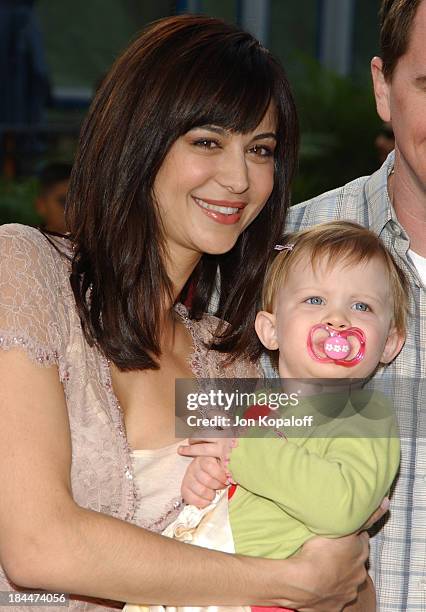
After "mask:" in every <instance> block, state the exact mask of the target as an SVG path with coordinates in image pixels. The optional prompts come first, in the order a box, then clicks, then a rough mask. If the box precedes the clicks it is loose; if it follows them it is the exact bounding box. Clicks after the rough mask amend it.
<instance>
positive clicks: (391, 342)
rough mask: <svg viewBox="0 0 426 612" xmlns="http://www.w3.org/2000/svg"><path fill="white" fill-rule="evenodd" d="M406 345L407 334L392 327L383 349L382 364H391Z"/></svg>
mask: <svg viewBox="0 0 426 612" xmlns="http://www.w3.org/2000/svg"><path fill="white" fill-rule="evenodd" d="M404 343H405V334H403V333H401V332H400V331H398V330H397V329H396V327H391V328H390V330H389V334H388V339H387V340H386V344H385V348H384V349H383V353H382V357H381V359H380V363H390V362H391V361H393V360H394V359H395V357H396V356H397V355H398V353H399V352H400V351H401V349H402V347H403V346H404Z"/></svg>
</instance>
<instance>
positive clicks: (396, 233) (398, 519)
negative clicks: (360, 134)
mask: <svg viewBox="0 0 426 612" xmlns="http://www.w3.org/2000/svg"><path fill="white" fill-rule="evenodd" d="M393 164H394V155H393V153H391V154H390V155H389V157H388V159H387V160H386V162H385V163H384V164H383V166H382V167H381V168H380V169H379V170H378V171H377V172H375V173H374V174H372V175H371V176H369V177H362V178H359V179H356V180H354V181H352V182H350V183H348V184H347V185H345V186H344V187H341V188H339V189H335V190H333V191H329V192H327V193H325V194H323V195H320V196H318V197H316V198H313V199H312V200H309V201H307V202H303V203H302V204H298V205H296V206H292V207H291V209H290V211H289V214H288V217H287V225H286V230H287V231H297V230H300V229H304V228H307V227H310V226H313V225H316V224H318V223H321V222H325V221H332V220H335V219H347V220H350V221H355V222H357V223H359V224H361V225H364V226H366V227H368V228H369V229H371V230H373V231H374V232H375V233H376V234H377V235H378V236H380V238H381V239H382V241H383V242H384V244H385V245H386V247H387V248H388V249H389V251H390V252H391V253H392V255H393V256H394V258H395V259H396V261H397V262H398V264H399V265H400V266H401V268H402V269H403V270H404V271H405V272H406V274H407V276H408V278H409V280H410V285H411V295H410V317H409V321H408V329H407V339H406V342H405V345H404V348H403V350H402V351H401V353H400V354H399V355H398V357H397V358H396V359H395V360H394V362H393V363H391V364H390V365H388V366H386V367H383V368H380V369H379V371H378V373H377V374H376V375H375V380H376V381H379V382H380V383H382V384H383V385H384V387H385V389H386V391H387V392H388V393H389V394H390V395H392V397H393V401H394V405H395V409H396V411H397V415H398V419H399V424H400V433H401V438H402V439H401V445H402V449H401V451H402V458H401V468H400V473H399V476H398V478H397V481H396V483H395V487H394V491H393V495H392V499H391V508H390V513H389V514H388V516H387V517H385V521H383V522H384V523H385V524H384V526H383V528H381V529H380V530H379V531H378V533H377V534H376V535H375V536H374V537H372V539H371V554H370V570H371V575H372V578H373V580H374V582H375V584H376V588H377V598H378V602H377V603H378V610H379V611H380V612H390V611H394V610H399V611H401V612H402V611H404V612H405V611H406V610H424V611H425V610H426V388H425V387H426V384H425V378H426V365H425V363H426V360H425V357H426V290H425V286H424V285H423V283H422V281H421V278H420V275H419V274H418V272H417V270H416V268H415V266H414V264H413V262H412V261H411V259H410V257H409V255H408V253H407V252H408V249H409V238H408V236H407V234H406V232H405V231H404V229H403V227H401V225H400V224H399V222H398V220H397V218H396V215H395V211H394V210H393V207H392V204H391V201H390V199H389V194H388V190H387V179H388V175H389V173H390V172H391V171H392V168H393ZM425 239H426V236H425ZM264 365H265V370H266V374H267V375H269V376H273V372H272V369H271V367H270V365H269V364H267V363H265V364H264ZM375 531H377V529H376V530H375Z"/></svg>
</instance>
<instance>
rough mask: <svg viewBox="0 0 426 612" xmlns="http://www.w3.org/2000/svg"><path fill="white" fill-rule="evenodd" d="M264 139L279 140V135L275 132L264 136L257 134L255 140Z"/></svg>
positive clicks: (264, 133) (266, 133)
mask: <svg viewBox="0 0 426 612" xmlns="http://www.w3.org/2000/svg"><path fill="white" fill-rule="evenodd" d="M263 138H273V139H274V140H277V135H276V134H275V133H274V132H263V133H262V134H256V136H254V137H253V140H263Z"/></svg>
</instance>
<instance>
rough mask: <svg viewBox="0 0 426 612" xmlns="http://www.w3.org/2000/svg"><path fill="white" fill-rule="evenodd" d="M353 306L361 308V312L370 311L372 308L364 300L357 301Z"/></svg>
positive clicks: (357, 308)
mask: <svg viewBox="0 0 426 612" xmlns="http://www.w3.org/2000/svg"><path fill="white" fill-rule="evenodd" d="M352 308H353V309H354V310H359V312H368V311H369V310H370V307H369V306H368V305H367V304H364V302H355V304H353V306H352Z"/></svg>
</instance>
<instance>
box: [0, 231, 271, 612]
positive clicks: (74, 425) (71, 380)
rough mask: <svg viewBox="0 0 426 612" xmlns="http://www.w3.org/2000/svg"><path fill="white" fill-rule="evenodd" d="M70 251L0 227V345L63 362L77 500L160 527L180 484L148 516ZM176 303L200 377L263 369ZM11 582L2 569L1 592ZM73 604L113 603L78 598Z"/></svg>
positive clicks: (173, 511) (61, 241)
mask: <svg viewBox="0 0 426 612" xmlns="http://www.w3.org/2000/svg"><path fill="white" fill-rule="evenodd" d="M71 255H72V249H71V245H70V243H69V241H68V240H67V239H65V238H49V239H48V238H46V237H45V236H44V235H43V234H42V233H41V232H39V231H38V230H37V229H34V228H31V227H27V226H23V225H18V224H12V225H4V226H1V227H0V348H3V349H11V348H20V349H23V350H25V351H26V353H27V355H28V356H29V358H30V359H32V360H33V361H34V362H36V363H37V364H39V365H40V366H57V368H58V372H59V377H60V380H61V383H62V385H63V388H64V393H65V399H66V403H67V408H68V416H69V421H70V431H71V442H72V466H71V483H72V492H73V496H74V499H75V501H76V502H77V503H78V504H80V505H81V506H82V507H84V508H89V509H91V510H95V511H97V512H102V513H105V514H108V515H111V516H114V517H116V518H119V519H122V520H125V521H129V522H132V523H134V524H136V525H138V526H140V527H146V528H148V529H152V530H154V531H157V532H160V531H162V530H163V529H164V528H165V527H166V526H167V525H168V524H170V523H171V522H172V521H173V520H174V519H175V518H176V516H177V514H178V512H179V510H180V504H178V503H177V496H176V491H175V490H174V491H169V492H168V494H166V495H164V496H163V502H162V503H161V504H159V506H158V507H157V509H156V511H155V510H154V509H152V508H151V511H150V512H149V516H145V515H144V512H143V511H141V509H142V508H143V504H144V491H143V490H141V489H140V488H139V487H138V486H137V484H136V482H135V478H134V472H133V464H132V458H131V453H130V449H129V446H128V443H127V439H126V432H125V428H124V421H123V414H122V411H121V409H120V406H119V404H118V401H117V398H116V397H115V395H114V393H113V390H112V384H111V375H110V370H109V366H108V362H107V360H106V359H105V357H104V356H103V355H102V354H101V353H100V351H99V350H98V349H97V348H96V347H90V346H89V345H88V343H87V342H86V340H85V338H84V335H83V332H82V328H81V325H80V320H79V317H78V314H77V312H76V308H75V302H74V296H73V293H72V290H71V286H70V283H69V274H70V259H69V258H70V257H71ZM176 310H177V312H178V314H179V315H180V316H181V317H182V320H183V323H184V324H185V326H186V327H187V329H188V330H189V332H190V333H191V336H192V339H193V345H194V352H193V354H192V356H191V368H192V370H193V372H194V374H195V376H196V377H200V378H209V377H217V378H221V377H224V376H226V377H235V378H244V377H257V376H259V370H258V369H257V368H256V367H254V366H253V365H251V364H250V363H248V362H246V361H243V360H239V361H237V362H236V363H234V364H233V365H232V366H231V367H224V363H223V355H221V354H220V353H218V352H216V351H208V350H207V349H206V348H205V346H204V342H205V341H209V339H210V338H211V333H212V330H214V328H215V326H216V325H217V319H216V318H215V317H212V316H210V315H206V316H205V317H203V319H202V320H201V321H198V322H196V321H192V320H190V319H189V318H188V316H187V310H186V308H185V307H184V306H183V305H181V304H178V305H177V306H176ZM177 460H178V461H180V459H177ZM12 589H13V586H12V585H11V584H10V582H9V581H8V579H7V577H6V576H5V574H4V572H3V571H2V570H1V569H0V591H7V590H12ZM14 609H15V610H17V611H18V610H20V609H21V608H14ZM24 609H28V610H29V608H22V610H24ZM70 609H72V610H79V611H83V610H87V611H89V610H90V611H95V610H104V611H105V610H110V609H112V608H110V607H109V606H108V605H106V606H100V605H98V604H95V603H91V602H90V603H89V602H87V601H82V600H73V601H71V602H70Z"/></svg>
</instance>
